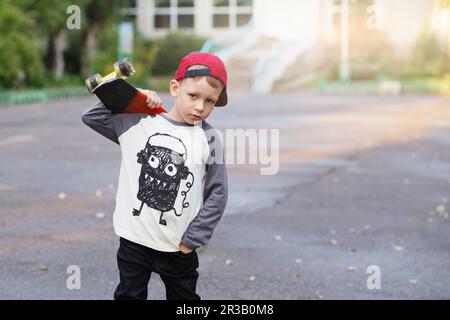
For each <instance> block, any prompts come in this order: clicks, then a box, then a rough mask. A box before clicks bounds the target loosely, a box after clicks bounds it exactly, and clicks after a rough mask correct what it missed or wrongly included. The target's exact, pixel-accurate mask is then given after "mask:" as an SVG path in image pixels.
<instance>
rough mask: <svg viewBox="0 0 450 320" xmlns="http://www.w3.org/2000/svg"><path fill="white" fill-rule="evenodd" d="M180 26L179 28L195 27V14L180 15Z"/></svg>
mask: <svg viewBox="0 0 450 320" xmlns="http://www.w3.org/2000/svg"><path fill="white" fill-rule="evenodd" d="M178 27H179V28H193V27H194V15H193V14H180V15H178Z"/></svg>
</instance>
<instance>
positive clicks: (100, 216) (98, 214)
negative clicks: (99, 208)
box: [95, 212, 105, 219]
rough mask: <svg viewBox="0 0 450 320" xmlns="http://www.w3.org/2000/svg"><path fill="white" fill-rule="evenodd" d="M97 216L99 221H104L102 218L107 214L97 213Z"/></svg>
mask: <svg viewBox="0 0 450 320" xmlns="http://www.w3.org/2000/svg"><path fill="white" fill-rule="evenodd" d="M95 216H96V217H97V219H102V218H104V217H105V214H104V213H103V212H97V213H96V214H95Z"/></svg>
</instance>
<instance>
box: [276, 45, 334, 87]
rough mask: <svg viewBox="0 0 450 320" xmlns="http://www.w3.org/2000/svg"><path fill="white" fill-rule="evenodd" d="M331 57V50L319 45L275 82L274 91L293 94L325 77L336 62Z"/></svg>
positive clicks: (307, 52) (302, 56) (303, 55)
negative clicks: (313, 81) (309, 83)
mask: <svg viewBox="0 0 450 320" xmlns="http://www.w3.org/2000/svg"><path fill="white" fill-rule="evenodd" d="M331 56H333V55H331ZM329 57H330V48H325V47H324V46H323V45H321V44H317V45H316V46H315V47H313V48H311V49H309V50H308V51H306V52H305V53H304V54H302V55H301V56H300V57H299V58H298V59H297V60H296V61H295V63H294V64H292V65H291V66H290V67H289V68H288V69H287V72H286V74H285V75H284V76H283V78H282V79H280V80H279V81H277V82H275V84H274V86H273V88H272V91H273V92H292V91H298V90H301V89H302V88H303V87H304V85H305V84H307V83H308V82H310V81H312V80H315V79H317V78H318V77H320V76H323V75H324V74H326V73H327V72H328V71H329V70H330V69H331V68H332V67H333V65H335V62H333V61H332V59H330V58H329Z"/></svg>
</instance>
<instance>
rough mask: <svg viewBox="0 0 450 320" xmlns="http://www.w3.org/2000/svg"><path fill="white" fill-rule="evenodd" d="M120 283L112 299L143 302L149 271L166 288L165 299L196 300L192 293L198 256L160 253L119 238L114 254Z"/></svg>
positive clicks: (179, 252) (194, 287)
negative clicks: (158, 276)
mask: <svg viewBox="0 0 450 320" xmlns="http://www.w3.org/2000/svg"><path fill="white" fill-rule="evenodd" d="M117 265H118V267H119V272H120V283H119V285H118V286H117V288H116V291H115V292H114V299H116V300H124V299H139V300H146V299H147V287H148V282H149V281H150V276H151V273H152V272H156V273H158V274H159V275H160V277H161V279H162V281H163V282H164V285H165V286H166V298H167V300H200V296H199V295H198V294H196V293H195V289H196V286H197V279H198V272H197V268H198V257H197V253H196V252H195V250H194V251H192V252H191V253H189V254H184V253H182V252H181V251H178V252H161V251H157V250H153V249H150V248H148V247H145V246H142V245H140V244H137V243H134V242H131V241H129V240H126V239H124V238H120V246H119V250H118V251H117Z"/></svg>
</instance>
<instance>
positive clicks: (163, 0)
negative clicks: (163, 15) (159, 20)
mask: <svg viewBox="0 0 450 320" xmlns="http://www.w3.org/2000/svg"><path fill="white" fill-rule="evenodd" d="M155 7H156V8H169V7H170V0H155Z"/></svg>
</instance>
